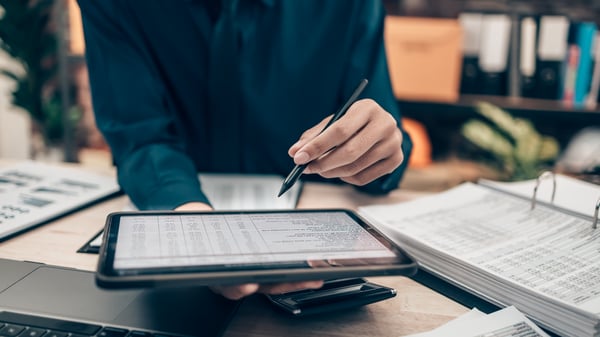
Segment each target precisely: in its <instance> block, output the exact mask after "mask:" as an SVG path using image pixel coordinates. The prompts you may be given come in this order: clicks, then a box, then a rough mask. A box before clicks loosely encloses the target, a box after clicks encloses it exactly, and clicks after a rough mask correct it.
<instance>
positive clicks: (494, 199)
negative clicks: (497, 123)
mask: <svg viewBox="0 0 600 337" xmlns="http://www.w3.org/2000/svg"><path fill="white" fill-rule="evenodd" d="M547 177H552V178H553V182H554V184H553V185H554V186H555V188H554V192H555V193H554V194H555V195H556V199H557V200H558V199H559V198H558V196H559V195H560V193H561V191H571V190H574V191H575V193H573V194H572V195H570V196H567V197H566V198H563V200H564V199H566V200H569V199H575V200H578V199H580V198H581V196H582V195H588V196H589V195H595V197H594V198H593V200H591V201H590V202H589V205H592V206H591V207H590V208H589V212H588V213H587V214H583V213H581V212H578V211H575V210H574V209H568V208H565V207H564V204H560V205H558V204H553V203H552V202H551V201H552V197H551V195H550V199H549V200H548V201H544V200H543V199H547V197H545V198H541V196H540V195H541V193H540V192H541V191H538V188H539V187H540V185H544V184H545V183H543V180H545V179H546V178H547ZM579 183H581V182H579V181H571V180H570V178H568V177H564V176H560V175H553V174H544V175H543V176H542V177H540V178H538V179H536V180H533V181H529V182H527V184H528V185H529V187H532V189H530V191H531V192H529V193H530V194H529V196H525V195H523V191H524V189H523V188H522V186H517V187H518V188H515V186H513V185H511V183H496V184H489V183H487V184H483V183H481V184H473V183H464V184H461V185H460V186H457V187H455V188H452V189H450V190H448V191H446V192H442V193H438V194H435V195H432V196H428V197H423V198H420V199H417V200H414V201H411V202H405V203H401V204H395V205H373V206H365V207H361V208H359V212H360V213H361V215H363V216H364V217H365V218H367V219H369V220H370V221H372V223H373V224H375V225H377V227H378V228H379V229H380V230H381V231H383V232H384V233H386V234H387V235H388V236H389V237H391V238H392V239H394V241H396V242H397V243H398V244H400V245H401V246H402V247H404V248H405V249H406V250H407V251H408V252H409V253H411V254H412V255H413V256H414V257H415V258H416V259H417V261H418V262H419V264H420V267H421V268H422V269H423V270H425V271H426V272H428V273H430V274H431V275H434V276H435V277H437V278H440V279H442V280H444V281H446V282H448V283H450V284H451V285H452V286H455V287H458V288H460V289H462V290H465V291H467V292H468V293H470V294H473V295H475V296H477V297H478V298H481V299H483V300H485V301H487V302H489V303H491V304H493V305H496V306H499V307H505V306H510V305H514V306H516V307H517V308H518V309H519V310H520V311H522V312H523V313H525V314H526V315H527V316H528V317H529V318H530V319H532V320H533V321H535V322H536V323H537V324H539V325H540V326H542V327H544V328H546V329H547V330H549V331H551V332H554V333H557V334H559V335H561V336H600V229H598V228H594V227H595V226H596V227H597V217H598V208H599V206H600V204H599V201H600V200H598V197H600V186H596V185H593V184H583V185H580V184H579ZM574 186H575V187H576V188H575V189H574ZM534 191H536V192H534ZM534 193H535V194H536V195H535V197H534V196H533V194H534ZM576 204H579V203H576ZM594 224H596V225H594Z"/></svg>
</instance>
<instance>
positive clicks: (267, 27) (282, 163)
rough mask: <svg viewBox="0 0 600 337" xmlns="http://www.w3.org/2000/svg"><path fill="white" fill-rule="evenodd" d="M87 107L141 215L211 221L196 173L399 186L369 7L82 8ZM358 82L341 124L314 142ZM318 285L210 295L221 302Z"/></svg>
mask: <svg viewBox="0 0 600 337" xmlns="http://www.w3.org/2000/svg"><path fill="white" fill-rule="evenodd" d="M79 6H80V9H81V13H82V19H83V27H84V35H85V40H86V58H87V64H88V69H89V77H90V86H91V92H92V101H93V106H94V112H95V117H96V122H97V125H98V128H99V129H100V130H101V132H102V134H103V136H104V137H105V139H106V141H107V142H108V144H109V146H110V148H111V151H112V155H113V160H114V163H115V165H116V167H117V176H118V182H119V184H120V185H121V187H122V188H123V190H124V191H125V192H126V193H127V195H128V196H129V197H130V198H131V200H132V202H133V203H134V204H135V205H136V206H137V207H138V208H139V209H142V210H148V209H176V210H210V209H211V206H210V201H209V200H208V198H207V197H206V196H205V195H204V194H203V192H202V188H201V186H200V183H199V181H198V178H197V172H238V173H275V174H280V175H282V176H285V175H287V174H288V173H289V171H290V170H291V169H292V167H293V166H294V164H304V163H310V164H309V165H308V166H307V169H306V170H305V171H304V175H303V179H304V180H327V181H334V182H340V183H348V184H352V185H355V186H357V188H359V189H360V190H362V191H365V192H367V193H377V194H384V193H387V192H389V191H391V190H392V189H394V188H397V186H398V183H399V181H400V179H401V176H402V173H403V171H404V169H405V167H406V163H407V157H408V155H409V154H410V150H411V146H412V145H411V141H410V138H409V137H408V135H407V134H406V133H405V132H404V131H403V130H402V128H401V119H400V114H399V111H398V108H397V104H396V100H395V98H394V96H393V93H392V89H391V84H390V80H389V76H388V69H387V63H386V57H385V49H384V43H383V19H384V8H383V5H382V3H381V1H380V0H369V1H366V0H352V1H350V0H346V1H323V0H303V1H292V0H288V1H286V0H222V1H221V0H177V1H167V0H164V1H150V2H148V1H134V0H129V1H124V0H104V1H80V2H79ZM363 78H366V79H368V80H369V84H368V86H367V87H366V89H365V90H364V91H363V94H362V95H361V99H359V100H358V101H356V102H355V103H354V104H353V105H352V106H351V107H350V108H349V110H348V111H347V113H346V114H345V115H344V116H343V117H342V118H340V119H339V120H338V121H337V122H335V123H334V124H333V125H332V126H331V127H329V128H328V129H327V130H325V131H324V132H322V133H321V130H322V129H323V127H324V125H325V124H326V123H327V121H328V120H329V118H331V116H332V114H333V113H334V112H335V111H336V110H337V109H339V107H340V106H341V105H342V104H343V102H344V101H345V100H346V99H347V98H348V97H349V96H350V95H351V93H352V92H353V91H354V89H355V87H356V85H357V84H358V83H359V81H360V80H361V79H363ZM320 285H321V282H318V281H317V282H304V283H292V284H277V285H256V284H250V285H240V286H234V287H215V291H217V292H220V293H222V294H223V295H224V296H226V297H229V298H240V297H243V296H245V295H248V294H250V293H253V292H255V291H263V292H284V291H289V290H293V289H298V288H301V287H318V286H320Z"/></svg>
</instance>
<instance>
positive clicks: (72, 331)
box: [0, 311, 171, 337]
mask: <svg viewBox="0 0 600 337" xmlns="http://www.w3.org/2000/svg"><path fill="white" fill-rule="evenodd" d="M90 336H95V337H171V335H165V334H156V333H154V334H153V333H150V332H146V331H137V330H126V329H121V328H116V327H108V326H101V325H96V324H89V323H81V322H74V321H66V320H61V319H54V318H48V317H41V316H32V315H25V314H19V313H15V312H8V311H0V337H90Z"/></svg>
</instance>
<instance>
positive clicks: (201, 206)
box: [175, 201, 213, 211]
mask: <svg viewBox="0 0 600 337" xmlns="http://www.w3.org/2000/svg"><path fill="white" fill-rule="evenodd" d="M175 210H176V211H212V210H213V208H212V207H211V206H210V205H209V204H205V203H203V202H196V201H194V202H188V203H185V204H183V205H181V206H179V207H177V208H175Z"/></svg>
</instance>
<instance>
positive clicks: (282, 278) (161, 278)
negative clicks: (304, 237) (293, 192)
mask: <svg viewBox="0 0 600 337" xmlns="http://www.w3.org/2000/svg"><path fill="white" fill-rule="evenodd" d="M309 212H319V213H323V212H326V213H327V212H329V213H331V212H343V213H345V214H347V215H348V216H349V217H350V218H352V219H353V220H354V221H355V222H356V223H357V224H359V225H360V226H361V227H363V228H364V229H365V230H366V231H367V232H368V233H370V234H371V235H373V236H374V237H375V238H376V239H377V240H378V241H379V242H381V243H382V244H383V245H384V246H385V247H386V248H388V249H390V250H391V251H392V252H394V254H395V255H396V258H394V259H393V260H396V262H395V263H385V264H377V265H374V264H363V265H353V266H329V267H324V266H319V267H310V266H308V261H303V262H307V266H306V268H299V267H298V265H297V264H295V267H293V268H285V264H282V263H279V264H273V267H272V268H265V266H261V268H257V269H242V270H239V269H233V268H232V269H231V270H228V271H198V269H199V267H196V268H190V267H175V268H164V267H163V268H141V269H138V271H137V272H132V271H131V270H130V271H129V272H128V273H126V274H123V273H120V272H117V271H116V270H115V269H114V268H113V262H114V252H115V246H116V240H117V234H118V228H119V220H120V218H121V217H122V216H144V215H147V216H161V215H166V216H169V215H177V216H180V215H203V214H206V215H218V214H277V213H309ZM104 233H105V236H104V240H103V242H102V246H101V247H100V252H99V259H98V265H97V268H96V283H97V285H98V286H100V287H103V288H133V287H154V286H159V285H189V284H196V285H217V284H218V285H226V284H241V283H281V282H297V281H306V280H328V279H335V278H347V277H366V276H385V275H402V276H412V275H414V274H415V273H416V271H417V263H416V262H415V260H414V259H413V258H412V257H411V256H410V255H409V254H407V253H406V252H405V251H404V250H403V249H401V248H400V247H398V246H397V245H396V244H395V243H394V242H393V241H392V240H390V239H388V238H387V237H386V236H385V235H384V234H383V233H381V232H380V231H378V230H377V229H376V228H374V227H373V226H372V225H370V224H369V223H368V222H367V221H366V220H365V219H363V218H362V217H360V216H359V215H358V214H357V213H356V212H354V211H352V210H349V209H340V208H337V209H290V210H252V211H247V210H240V211H207V212H197V211H192V212H189V211H186V212H182V211H135V212H114V213H111V214H109V215H108V216H107V218H106V225H105V228H104ZM361 260H365V259H361ZM347 261H351V260H347ZM290 262H292V261H290ZM366 262H368V261H366ZM372 262H374V261H372ZM288 265H291V263H290V264H288ZM194 269H195V270H194ZM205 269H207V268H205ZM128 270H129V269H128Z"/></svg>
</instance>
